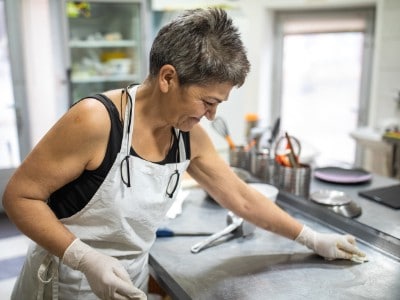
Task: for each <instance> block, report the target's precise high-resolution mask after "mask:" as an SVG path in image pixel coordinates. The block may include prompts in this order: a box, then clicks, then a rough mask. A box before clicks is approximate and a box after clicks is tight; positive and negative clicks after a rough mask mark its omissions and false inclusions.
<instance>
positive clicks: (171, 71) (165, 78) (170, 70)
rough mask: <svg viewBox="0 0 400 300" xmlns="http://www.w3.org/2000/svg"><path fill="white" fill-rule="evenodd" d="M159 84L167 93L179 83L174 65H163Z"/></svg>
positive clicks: (159, 73) (159, 74)
mask: <svg viewBox="0 0 400 300" xmlns="http://www.w3.org/2000/svg"><path fill="white" fill-rule="evenodd" d="M158 84H159V86H160V90H161V91H162V92H163V93H167V92H168V91H169V90H170V89H171V88H172V87H174V86H175V85H177V84H178V73H177V72H176V70H175V68H174V66H172V65H163V66H162V67H161V69H160V72H158Z"/></svg>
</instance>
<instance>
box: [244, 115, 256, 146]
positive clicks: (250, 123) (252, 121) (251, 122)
mask: <svg viewBox="0 0 400 300" xmlns="http://www.w3.org/2000/svg"><path fill="white" fill-rule="evenodd" d="M245 120H246V131H245V137H246V141H247V142H248V143H251V139H252V136H251V129H252V128H254V127H257V125H258V115H257V114H255V113H248V114H246V115H245Z"/></svg>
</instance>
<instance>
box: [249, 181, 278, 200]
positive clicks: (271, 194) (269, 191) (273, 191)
mask: <svg viewBox="0 0 400 300" xmlns="http://www.w3.org/2000/svg"><path fill="white" fill-rule="evenodd" d="M249 185H250V186H251V187H253V188H255V189H256V190H257V191H259V192H260V193H261V194H263V195H264V196H265V197H267V198H268V199H270V200H271V201H276V197H277V196H278V193H279V190H278V189H277V188H276V187H275V186H273V185H270V184H266V183H249Z"/></svg>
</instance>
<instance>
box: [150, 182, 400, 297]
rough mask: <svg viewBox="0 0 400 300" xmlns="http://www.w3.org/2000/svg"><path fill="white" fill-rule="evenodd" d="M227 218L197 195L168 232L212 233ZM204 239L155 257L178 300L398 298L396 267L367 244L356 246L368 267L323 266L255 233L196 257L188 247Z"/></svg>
mask: <svg viewBox="0 0 400 300" xmlns="http://www.w3.org/2000/svg"><path fill="white" fill-rule="evenodd" d="M317 184H319V183H317ZM282 196H285V195H282ZM279 197H281V196H279ZM283 198H285V197H283ZM286 198H287V195H286ZM292 200H293V199H292ZM297 200H298V199H294V201H297ZM366 201H367V200H366ZM278 203H286V202H285V199H282V201H281V200H279V201H278ZM305 203H308V202H305ZM283 206H284V207H285V209H286V210H287V211H288V212H289V213H290V214H292V215H294V216H295V217H296V218H298V219H299V220H301V221H302V222H303V223H305V224H307V225H309V226H310V227H312V228H314V229H316V230H318V231H322V232H332V231H336V229H335V228H334V227H332V226H330V225H329V226H328V225H324V224H322V223H320V222H319V221H318V219H315V218H310V217H308V216H307V215H305V214H303V213H302V212H301V211H300V210H299V209H298V208H293V209H292V208H291V206H290V205H288V203H286V204H284V205H283ZM366 206H368V205H366ZM371 209H372V208H371ZM366 210H367V211H369V209H366ZM226 213H227V211H226V210H225V209H223V208H221V207H219V206H218V205H217V204H216V203H215V202H213V201H212V200H209V199H207V198H206V194H205V193H204V191H202V190H200V189H194V190H192V191H191V193H190V194H189V196H188V198H187V200H185V202H184V206H183V214H182V215H180V216H178V217H177V218H176V219H174V220H171V221H169V222H168V223H167V224H166V225H168V226H169V228H171V229H173V230H175V231H185V232H195V231H203V232H204V231H210V232H215V231H218V230H220V229H222V228H224V227H225V226H226ZM369 213H372V211H371V212H369ZM369 213H368V214H369ZM366 214H367V212H366ZM333 216H334V217H335V215H333ZM364 217H365V218H366V217H367V215H364ZM367 221H368V220H365V222H367ZM394 221H396V222H397V223H396V224H398V222H400V220H399V219H398V218H397V219H396V220H394ZM340 231H343V230H342V229H341V230H340ZM203 238H204V237H171V238H159V239H158V240H157V241H156V243H155V244H154V246H153V248H152V250H151V253H150V254H151V255H150V268H151V273H152V275H153V277H154V278H155V279H156V280H157V281H158V283H159V284H160V285H161V286H162V287H163V288H164V289H165V290H166V291H167V292H168V293H169V294H170V295H171V296H172V297H173V299H207V300H208V299H240V300H244V299H257V300H259V299H400V284H399V282H400V262H399V260H398V259H396V258H394V257H393V256H391V255H387V254H386V253H385V252H382V251H380V250H378V249H377V248H376V247H375V246H373V245H371V244H370V243H369V242H368V243H364V242H363V241H359V247H360V248H361V249H362V250H363V251H365V252H366V253H367V255H368V257H369V260H370V261H369V262H367V263H364V264H357V263H353V262H350V261H343V260H336V261H326V260H324V259H323V258H321V257H319V256H317V255H315V254H313V253H312V252H311V251H310V250H308V249H307V248H305V247H304V246H301V245H299V244H297V243H295V242H293V241H290V240H288V239H285V238H283V237H280V236H277V235H275V234H272V233H269V232H267V231H264V230H261V229H258V228H257V229H256V231H255V232H254V234H253V235H252V236H249V237H246V238H238V239H233V240H230V241H226V242H224V243H221V244H219V245H217V246H214V247H211V248H208V249H205V250H203V251H202V252H200V253H198V254H192V253H191V252H190V248H191V246H192V245H194V244H195V243H197V242H199V241H201V240H202V239H203Z"/></svg>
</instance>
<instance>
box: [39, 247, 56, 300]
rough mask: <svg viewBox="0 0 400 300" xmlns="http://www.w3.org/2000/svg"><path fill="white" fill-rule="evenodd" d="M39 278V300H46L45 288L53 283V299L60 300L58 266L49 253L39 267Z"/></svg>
mask: <svg viewBox="0 0 400 300" xmlns="http://www.w3.org/2000/svg"><path fill="white" fill-rule="evenodd" d="M37 277H38V279H39V286H38V294H37V298H36V299H37V300H42V299H44V287H45V285H46V284H48V283H51V289H52V299H53V300H58V264H57V262H56V261H55V259H54V256H53V255H51V254H50V253H48V254H47V255H46V256H45V258H44V259H43V261H42V263H41V264H40V266H39V269H38V272H37Z"/></svg>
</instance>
